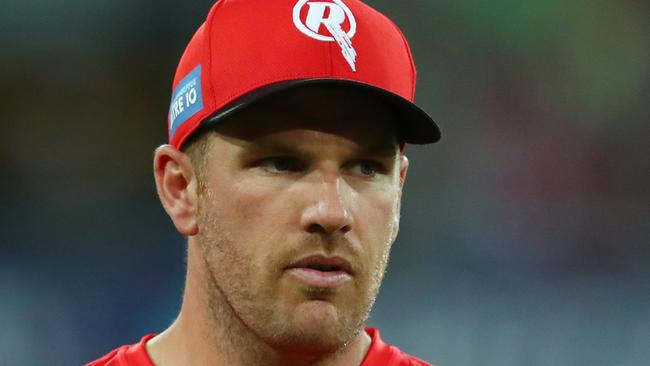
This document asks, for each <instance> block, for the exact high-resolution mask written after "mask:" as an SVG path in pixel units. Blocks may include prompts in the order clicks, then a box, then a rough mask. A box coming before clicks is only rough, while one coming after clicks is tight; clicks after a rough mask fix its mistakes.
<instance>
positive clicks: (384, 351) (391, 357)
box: [361, 328, 433, 366]
mask: <svg viewBox="0 0 650 366" xmlns="http://www.w3.org/2000/svg"><path fill="white" fill-rule="evenodd" d="M366 333H368V335H369V336H370V338H371V339H372V343H371V344H370V349H369V350H368V353H367V354H366V357H365V358H364V359H363V362H362V363H361V366H377V365H382V366H433V365H432V364H430V363H428V362H426V361H423V360H421V359H419V358H417V357H415V356H411V355H409V354H407V353H404V352H402V351H401V350H400V349H399V348H397V347H395V346H391V345H389V344H386V343H385V342H384V341H383V340H382V339H381V337H380V336H379V330H378V329H374V328H366Z"/></svg>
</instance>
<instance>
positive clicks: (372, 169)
mask: <svg viewBox="0 0 650 366" xmlns="http://www.w3.org/2000/svg"><path fill="white" fill-rule="evenodd" d="M354 169H355V170H356V171H357V172H358V173H359V174H360V175H362V176H364V177H374V176H375V175H376V174H377V173H381V172H382V169H381V166H380V165H379V164H378V163H375V162H373V161H359V162H358V163H356V164H355V166H354Z"/></svg>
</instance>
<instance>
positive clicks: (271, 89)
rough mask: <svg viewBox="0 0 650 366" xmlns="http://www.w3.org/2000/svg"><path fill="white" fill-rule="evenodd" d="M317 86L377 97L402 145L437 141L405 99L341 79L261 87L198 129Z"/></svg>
mask: <svg viewBox="0 0 650 366" xmlns="http://www.w3.org/2000/svg"><path fill="white" fill-rule="evenodd" d="M317 85H322V86H340V87H344V88H353V89H357V90H361V91H363V92H366V93H369V94H371V95H375V96H377V97H378V98H380V99H381V101H382V102H385V103H388V105H390V106H392V108H393V109H394V110H395V111H396V112H397V113H396V115H397V116H398V119H399V120H398V121H396V127H397V132H398V134H399V137H400V139H401V140H402V141H403V142H405V143H408V144H417V145H422V144H431V143H434V142H437V141H438V140H440V137H441V133H440V129H439V128H438V125H437V124H436V123H435V122H434V121H433V119H432V118H431V117H430V116H429V115H428V114H427V113H426V112H425V111H423V110H422V109H420V107H418V106H416V105H415V104H414V103H412V102H411V101H409V100H408V99H405V98H403V97H401V96H400V95H397V94H395V93H392V92H390V91H388V90H385V89H382V88H378V87H376V86H373V85H370V84H364V83H361V82H358V81H351V80H344V79H324V78H321V79H297V80H288V81H282V82H278V83H273V84H269V85H265V86H263V87H261V88H258V89H255V90H254V91H252V92H249V93H247V94H244V95H243V96H241V97H239V98H237V99H236V100H235V101H233V102H231V103H229V104H227V105H226V106H224V107H223V108H221V109H219V110H218V111H217V112H216V113H214V114H213V115H211V116H210V117H208V118H206V119H204V120H203V121H202V122H201V125H202V126H211V125H214V124H216V123H219V122H221V121H224V120H225V119H227V118H228V117H230V116H232V115H233V114H235V113H236V112H237V111H239V110H241V109H243V108H245V107H247V106H250V105H253V104H255V103H256V102H258V101H260V100H262V99H265V98H267V97H269V96H271V95H274V94H276V93H278V92H281V91H288V90H292V89H297V88H300V87H304V86H317Z"/></svg>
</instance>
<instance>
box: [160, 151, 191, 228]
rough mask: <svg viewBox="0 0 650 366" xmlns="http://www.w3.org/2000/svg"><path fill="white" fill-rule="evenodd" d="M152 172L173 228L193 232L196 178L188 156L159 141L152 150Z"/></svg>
mask: <svg viewBox="0 0 650 366" xmlns="http://www.w3.org/2000/svg"><path fill="white" fill-rule="evenodd" d="M153 172H154V177H155V179H156V189H157V190H158V197H159V198H160V202H162V205H163V207H164V208H165V211H167V214H168V215H169V217H170V218H171V219H172V222H173V223H174V226H176V230H178V231H179V232H180V233H181V234H183V235H185V236H193V235H196V234H197V233H198V225H197V212H198V210H197V202H198V200H197V184H198V182H197V180H196V174H195V173H194V168H193V167H192V164H191V162H190V159H189V157H188V156H187V155H186V154H185V153H183V152H182V151H179V150H178V149H176V148H175V147H173V146H171V145H162V146H160V147H158V148H157V149H156V152H155V154H154V158H153Z"/></svg>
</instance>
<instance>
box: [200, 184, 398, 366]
mask: <svg viewBox="0 0 650 366" xmlns="http://www.w3.org/2000/svg"><path fill="white" fill-rule="evenodd" d="M203 195H205V197H200V198H199V202H201V203H202V204H201V205H200V207H199V215H198V217H199V226H200V228H201V229H200V233H199V235H197V237H196V239H197V242H198V244H199V246H200V249H201V251H202V258H203V263H202V264H203V266H204V269H205V273H206V275H207V278H206V279H205V282H204V291H205V293H206V295H207V299H208V309H207V310H208V311H207V313H208V314H209V316H210V317H211V319H210V320H211V322H212V323H213V324H212V326H213V327H214V332H213V335H214V339H213V341H214V342H215V345H218V348H219V349H220V350H221V351H223V352H229V353H230V356H231V357H233V358H239V359H240V361H243V363H244V364H255V363H259V364H272V362H269V361H270V359H271V358H270V356H271V355H277V354H278V351H280V352H303V353H305V352H306V353H313V354H320V355H326V354H336V353H337V352H339V351H342V350H343V349H345V348H346V346H347V345H348V344H349V343H350V342H351V340H353V339H354V338H355V337H356V336H357V335H358V334H359V332H361V331H362V330H363V326H364V324H365V322H366V320H367V318H368V316H369V314H370V310H371V308H372V305H373V304H374V301H375V299H376V296H377V294H378V291H379V288H380V285H381V282H382V279H383V276H384V273H385V270H386V265H387V262H388V255H389V252H390V246H391V244H392V243H391V242H388V243H384V245H383V246H382V248H385V249H384V250H383V251H382V253H381V255H380V258H379V260H378V261H377V262H375V264H374V268H371V269H368V272H369V273H368V276H369V280H368V282H367V283H368V285H367V289H366V290H365V291H363V293H362V295H361V296H359V302H358V303H357V305H358V306H356V307H355V308H354V309H349V310H348V309H342V310H343V311H344V312H343V313H344V314H343V315H344V316H339V317H338V322H336V323H335V324H334V325H333V326H331V327H325V328H323V327H320V326H318V325H317V326H309V325H305V324H304V323H300V322H296V321H295V318H294V315H295V314H291V313H290V312H287V311H284V310H286V309H280V308H278V307H276V305H277V304H275V303H273V302H270V301H266V302H265V301H264V300H270V299H273V298H272V297H268V296H265V295H267V294H263V293H260V290H259V289H258V288H256V287H255V286H253V285H252V284H251V283H247V281H246V280H247V279H254V278H255V277H254V272H256V271H259V270H260V269H258V268H253V266H252V265H251V262H250V261H249V260H248V258H246V255H245V252H244V251H242V250H240V249H238V246H237V242H236V240H235V239H234V238H233V236H232V235H231V233H230V232H229V231H228V230H227V228H225V227H222V225H220V220H219V215H218V213H217V212H216V210H215V208H214V207H213V205H212V204H211V202H213V201H212V199H214V198H213V195H212V194H210V192H209V191H207V190H206V192H204V193H203ZM248 282H250V281H248ZM345 310H347V311H345ZM339 313H342V311H339ZM236 350H239V351H240V352H237V351H236ZM241 351H244V352H241ZM242 353H243V354H245V358H246V359H242V358H241V357H242Z"/></svg>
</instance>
